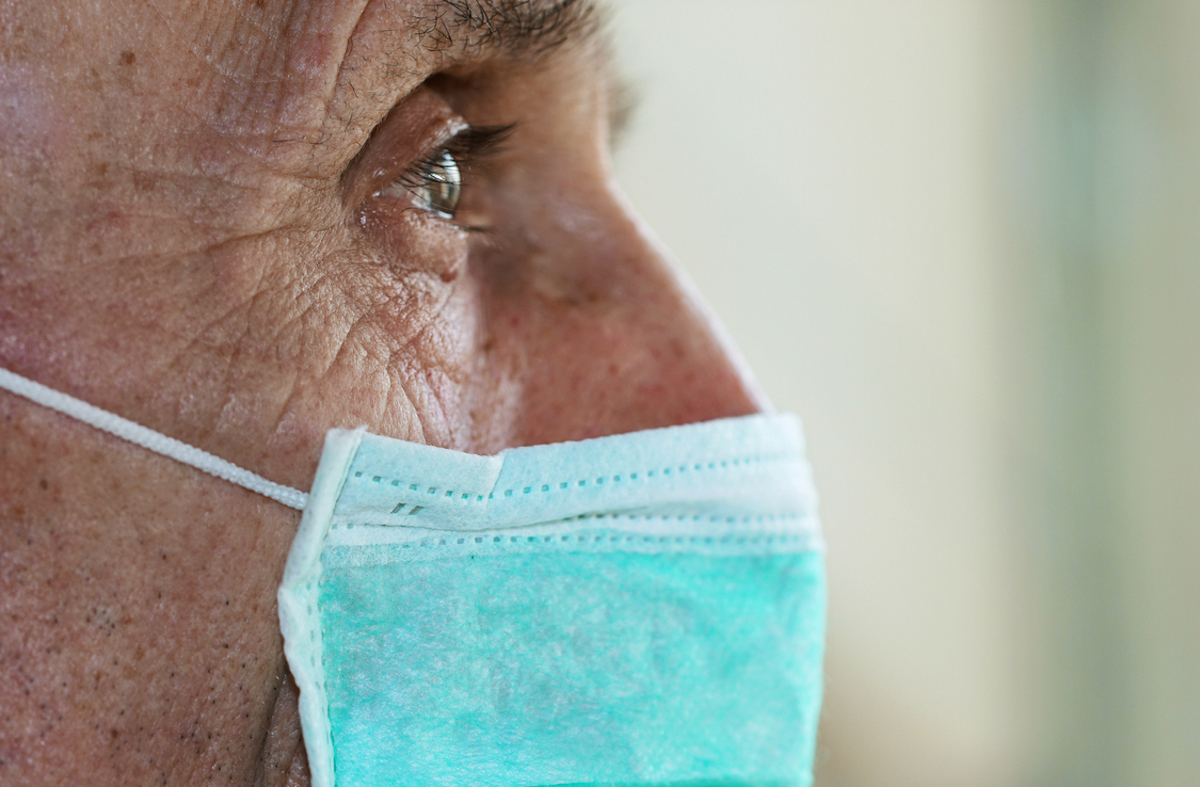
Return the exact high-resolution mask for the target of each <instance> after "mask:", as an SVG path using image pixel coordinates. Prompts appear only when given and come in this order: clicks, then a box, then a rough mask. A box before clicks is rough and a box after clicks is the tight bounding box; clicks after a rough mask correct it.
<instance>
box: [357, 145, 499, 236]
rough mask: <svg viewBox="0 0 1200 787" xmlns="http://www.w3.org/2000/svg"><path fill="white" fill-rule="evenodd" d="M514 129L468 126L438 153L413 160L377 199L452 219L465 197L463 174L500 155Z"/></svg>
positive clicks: (437, 151)
mask: <svg viewBox="0 0 1200 787" xmlns="http://www.w3.org/2000/svg"><path fill="white" fill-rule="evenodd" d="M512 130H513V126H512V125H508V126H487V127H473V126H466V127H464V128H463V129H461V130H460V131H458V132H457V133H456V134H455V135H454V136H453V137H451V138H450V139H449V140H447V141H445V142H443V143H442V144H441V145H440V146H439V147H438V148H437V149H436V150H435V151H433V152H431V153H429V154H428V155H425V156H422V157H421V158H419V159H417V160H416V161H414V162H413V163H412V164H411V165H410V166H409V167H408V168H407V169H405V171H404V172H402V173H400V174H399V175H397V176H396V177H395V179H393V180H392V182H391V183H389V184H388V185H387V186H385V187H384V188H382V189H380V190H379V191H378V192H376V194H375V196H376V197H383V198H388V199H393V200H398V201H401V200H406V201H408V202H410V203H411V204H412V207H414V208H416V209H418V210H423V211H426V212H427V213H430V214H432V215H434V216H436V217H437V218H440V219H445V220H448V221H449V220H453V219H454V218H455V216H456V215H457V214H458V208H459V204H460V202H461V201H462V198H463V188H464V186H463V179H464V174H465V173H466V172H467V171H468V170H469V169H470V168H471V167H472V165H475V164H478V163H480V162H482V161H483V160H484V159H486V158H487V157H488V156H491V155H494V154H496V153H497V152H499V150H500V147H501V144H502V143H503V142H504V140H505V139H507V138H508V136H509V135H510V134H511V132H512Z"/></svg>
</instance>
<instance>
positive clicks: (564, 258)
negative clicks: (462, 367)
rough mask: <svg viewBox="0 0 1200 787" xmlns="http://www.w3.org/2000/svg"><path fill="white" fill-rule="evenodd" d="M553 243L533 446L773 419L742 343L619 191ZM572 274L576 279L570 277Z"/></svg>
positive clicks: (532, 406) (539, 267)
mask: <svg viewBox="0 0 1200 787" xmlns="http://www.w3.org/2000/svg"><path fill="white" fill-rule="evenodd" d="M587 214H588V215H587V219H586V220H579V221H575V222H570V223H562V224H557V227H556V230H555V231H554V232H552V233H551V234H549V235H547V236H546V237H545V238H544V239H543V244H542V248H541V249H540V250H539V256H540V257H541V259H540V261H539V262H538V263H536V264H534V265H533V269H534V272H533V273H532V278H531V281H530V286H531V289H532V294H533V298H531V299H530V301H531V302H532V303H533V304H534V307H535V308H534V309H533V310H532V311H529V312H527V314H526V318H525V319H526V320H527V321H528V323H527V325H526V331H527V332H526V338H527V339H528V340H529V341H530V345H531V346H532V347H534V348H536V349H535V350H534V355H532V356H530V357H528V358H527V359H526V361H527V364H526V368H525V374H524V375H523V376H524V378H525V379H524V392H525V407H526V419H525V429H522V431H523V432H525V433H526V439H527V440H528V442H552V441H554V440H562V439H579V438H585V437H594V436H599V435H604V434H617V433H622V432H630V431H636V430H639V429H649V428H655V427H660V426H672V425H677V424H684V423H693V422H699V421H707V420H712V419H715V418H724V417H733V416H739V415H748V414H751V413H755V412H761V411H763V410H765V409H768V407H767V405H766V402H765V398H764V397H763V396H762V395H761V393H760V392H759V391H758V388H757V385H756V384H755V383H754V381H753V379H752V378H751V377H750V375H749V373H748V371H747V369H746V367H745V364H744V363H743V362H742V360H741V358H740V356H739V355H738V354H737V352H736V350H734V349H733V348H732V345H731V343H730V342H729V341H728V340H727V339H726V338H725V337H724V333H723V331H722V329H721V328H720V327H719V325H718V324H717V323H716V321H715V320H714V319H713V318H712V316H711V314H710V313H709V311H708V309H707V308H706V307H705V306H704V305H703V303H702V302H701V301H700V299H699V298H698V296H697V295H696V293H695V290H694V287H693V286H692V285H691V284H690V282H689V281H688V280H687V278H686V277H685V276H684V275H683V274H682V272H681V271H680V270H679V268H678V266H677V264H676V263H675V262H674V261H673V259H672V258H671V256H670V254H669V253H668V252H667V251H666V249H665V248H664V247H663V246H662V244H661V243H660V242H659V241H658V240H657V239H656V238H655V236H654V235H653V233H652V232H651V231H650V230H649V228H648V227H647V226H646V225H645V223H644V222H643V221H642V220H641V219H640V217H639V216H638V215H637V214H636V212H635V211H634V210H633V209H632V207H631V206H630V204H629V203H628V201H627V200H626V199H625V197H624V195H623V194H622V193H621V192H620V190H619V188H617V187H616V186H615V185H614V184H611V183H610V184H608V185H607V186H606V188H605V193H604V195H603V197H602V198H601V199H596V198H595V195H593V198H592V199H591V200H589V201H588V208H587ZM564 272H566V273H564ZM555 433H557V434H555Z"/></svg>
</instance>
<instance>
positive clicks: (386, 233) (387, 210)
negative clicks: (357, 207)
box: [358, 200, 470, 283]
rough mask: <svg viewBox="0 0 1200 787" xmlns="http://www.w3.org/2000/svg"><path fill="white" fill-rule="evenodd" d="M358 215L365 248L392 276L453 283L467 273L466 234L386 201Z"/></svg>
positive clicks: (467, 252) (416, 211)
mask: <svg viewBox="0 0 1200 787" xmlns="http://www.w3.org/2000/svg"><path fill="white" fill-rule="evenodd" d="M378 203H379V204H376V205H373V206H368V207H366V208H364V209H363V210H361V211H360V212H359V214H358V223H359V226H360V228H361V229H362V231H363V233H364V236H365V238H366V248H367V249H369V253H370V254H371V256H372V257H374V258H375V259H376V260H378V262H379V263H380V264H381V265H383V266H384V267H386V268H387V269H388V270H389V271H390V272H391V273H392V275H393V276H395V277H398V278H407V277H409V276H410V275H412V274H428V275H432V276H436V277H438V278H439V279H441V280H442V281H443V282H447V283H448V282H453V281H454V280H455V279H457V278H459V276H461V275H462V274H463V273H464V272H465V271H466V269H467V261H468V259H469V257H470V244H469V243H468V238H467V233H465V232H464V231H463V230H461V229H459V228H458V227H456V226H454V225H453V224H450V223H448V222H446V221H443V220H441V219H439V218H437V217H435V216H433V215H432V214H429V213H427V212H425V211H422V210H419V209H416V208H412V207H408V206H397V205H394V204H392V203H391V202H390V201H387V200H379V201H378Z"/></svg>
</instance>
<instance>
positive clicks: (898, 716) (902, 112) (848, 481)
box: [616, 0, 1200, 787]
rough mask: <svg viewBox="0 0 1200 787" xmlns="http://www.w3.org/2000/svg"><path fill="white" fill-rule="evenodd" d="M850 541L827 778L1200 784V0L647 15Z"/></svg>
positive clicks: (737, 272) (685, 232) (835, 519)
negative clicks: (1199, 752) (1199, 1)
mask: <svg viewBox="0 0 1200 787" xmlns="http://www.w3.org/2000/svg"><path fill="white" fill-rule="evenodd" d="M616 6H617V9H618V13H617V16H616V29H617V33H618V44H619V51H620V54H621V55H622V60H623V62H624V64H625V71H626V73H627V74H628V75H629V76H630V77H631V78H632V80H633V82H634V84H635V86H636V87H637V88H638V89H639V91H640V92H641V93H642V97H643V99H644V107H643V110H642V112H641V114H639V115H638V116H637V119H636V122H635V124H634V127H633V129H632V132H631V133H630V134H629V136H628V138H627V140H626V144H625V146H624V148H623V149H622V151H621V152H620V154H619V158H618V164H619V171H620V174H621V177H622V180H623V182H624V183H625V185H626V187H627V189H628V191H629V193H630V195H631V197H632V199H633V201H634V202H635V204H637V205H638V206H639V207H640V208H641V210H642V211H643V212H644V214H645V215H646V217H647V218H648V219H649V221H650V223H651V224H652V225H653V226H655V227H656V228H657V229H658V231H659V233H660V234H661V235H662V237H663V238H664V240H665V241H666V242H667V244H668V245H670V246H671V247H673V248H674V250H675V251H676V253H677V254H678V255H679V256H680V258H681V260H682V262H683V263H684V265H685V267H686V268H687V269H688V270H689V271H690V272H691V274H692V276H693V277H694V278H695V279H696V281H697V282H698V284H699V286H700V288H701V290H702V291H703V292H704V294H705V295H706V296H707V298H708V299H709V301H710V302H711V304H712V305H713V307H714V309H715V311H716V312H717V313H718V314H719V315H720V316H721V318H722V319H723V320H724V321H725V323H726V325H727V327H728V329H729V331H730V333H731V334H732V335H733V337H734V338H735V339H736V340H737V341H738V343H739V344H740V345H741V347H742V348H743V350H744V351H745V354H746V356H747V357H748V359H749V361H750V363H751V365H752V366H753V367H754V368H755V369H756V371H757V372H758V375H759V377H760V379H761V381H762V383H763V385H764V387H765V388H766V390H767V392H768V393H769V394H770V395H771V396H772V397H773V399H774V400H775V402H776V404H777V405H778V406H779V407H780V408H784V409H789V410H795V411H797V412H799V413H800V414H801V415H802V416H803V418H804V419H805V422H806V425H807V431H808V436H809V443H810V455H811V459H812V462H813V464H814V467H815V472H816V477H817V481H818V484H819V487H820V490H821V492H822V518H823V520H824V523H825V527H826V531H827V536H828V541H829V570H830V624H829V651H828V680H827V703H826V712H825V714H824V717H823V722H822V728H821V734H820V743H819V752H820V753H819V758H818V759H819V761H818V785H819V786H820V787H875V786H876V785H877V786H878V787H884V786H885V785H886V786H887V787H897V786H900V787H903V786H904V785H914V787H915V786H916V785H921V786H922V787H938V786H939V785H946V786H947V787H949V786H950V785H969V786H970V787H980V786H981V785H982V786H984V787H986V786H987V785H1014V786H1015V785H1062V787H1068V786H1070V787H1074V786H1075V785H1079V786H1080V787H1126V786H1127V785H1147V786H1148V787H1159V786H1160V785H1161V786H1162V787H1189V786H1190V785H1198V784H1200V755H1197V751H1200V615H1198V614H1197V607H1198V606H1200V568H1198V566H1200V3H1197V2H1196V0H738V2H736V3H732V2H717V1H716V0H710V1H706V0H620V2H617V3H616Z"/></svg>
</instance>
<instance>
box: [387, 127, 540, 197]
mask: <svg viewBox="0 0 1200 787" xmlns="http://www.w3.org/2000/svg"><path fill="white" fill-rule="evenodd" d="M516 128H517V124H516V123H510V124H508V125H504V126H467V127H465V128H463V129H461V130H459V131H458V132H457V133H455V134H454V135H453V136H451V137H450V138H449V139H446V140H444V141H443V142H441V143H440V144H438V145H434V146H431V147H430V148H429V149H428V150H427V152H425V153H424V154H423V155H422V156H421V157H420V158H418V159H416V160H415V161H413V163H412V164H411V165H410V166H409V167H408V168H407V169H405V170H404V172H402V173H400V174H399V175H397V176H396V178H395V180H393V182H396V181H400V182H403V183H404V184H405V185H408V186H413V185H419V183H420V180H421V179H423V178H424V177H426V173H428V172H429V171H430V170H431V169H432V168H433V167H434V166H435V165H436V164H437V158H438V157H439V156H440V155H441V154H442V153H444V152H449V153H450V155H451V156H453V157H454V160H455V162H456V163H457V164H458V166H459V167H461V168H462V169H463V170H464V172H465V171H466V170H467V168H468V167H469V166H470V165H471V164H472V163H474V162H477V161H479V160H481V159H485V158H487V157H489V156H494V155H497V154H499V153H501V152H503V150H504V148H503V145H504V142H505V141H506V140H508V139H509V138H510V137H511V136H512V132H513V131H514V130H515V129H516Z"/></svg>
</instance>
